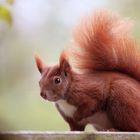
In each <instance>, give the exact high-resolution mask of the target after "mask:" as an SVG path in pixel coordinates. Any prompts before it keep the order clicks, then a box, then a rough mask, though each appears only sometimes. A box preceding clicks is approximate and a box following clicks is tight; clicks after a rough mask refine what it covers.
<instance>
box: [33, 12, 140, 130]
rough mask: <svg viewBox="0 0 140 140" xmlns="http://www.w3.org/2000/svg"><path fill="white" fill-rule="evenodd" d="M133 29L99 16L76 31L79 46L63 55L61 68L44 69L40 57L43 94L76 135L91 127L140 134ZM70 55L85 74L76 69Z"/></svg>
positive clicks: (139, 73) (139, 77)
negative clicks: (87, 126)
mask: <svg viewBox="0 0 140 140" xmlns="http://www.w3.org/2000/svg"><path fill="white" fill-rule="evenodd" d="M129 25H131V24H129V22H128V20H121V19H120V18H119V16H117V15H114V14H112V13H110V12H109V11H104V10H103V11H97V12H95V13H94V14H92V15H91V16H89V17H87V18H85V19H84V20H83V21H82V22H81V23H80V24H79V25H78V26H77V27H76V28H75V30H74V41H75V43H76V45H75V46H74V47H73V50H72V49H71V50H72V51H71V52H70V53H69V50H67V49H66V50H64V51H63V52H62V53H61V56H60V60H59V65H58V64H56V65H54V66H46V67H45V69H44V66H45V64H44V63H43V62H42V60H41V59H40V58H39V57H38V56H37V57H35V60H36V64H37V67H38V70H39V71H40V72H41V73H42V78H41V80H40V82H39V84H40V89H41V93H40V94H41V96H42V97H43V98H44V99H46V100H49V101H52V102H55V103H56V107H57V109H58V111H59V112H60V114H61V115H62V116H63V118H64V120H65V121H66V122H67V123H68V124H69V126H70V129H71V130H72V131H73V130H79V131H83V130H84V128H85V126H86V125H87V124H88V123H91V124H96V125H100V129H98V128H97V129H98V130H116V129H117V130H119V131H140V50H139V49H138V47H137V45H136V43H135V41H134V40H133V38H132V37H131V34H130V32H129V27H130V26H129ZM71 55H72V56H73V58H74V60H77V64H76V66H77V68H78V69H79V70H80V71H83V72H82V73H79V72H76V71H75V70H74V69H72V68H71V65H70V64H69V61H68V58H69V56H71ZM68 108H69V109H68ZM112 128H113V129H112Z"/></svg>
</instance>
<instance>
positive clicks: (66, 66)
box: [60, 51, 71, 76]
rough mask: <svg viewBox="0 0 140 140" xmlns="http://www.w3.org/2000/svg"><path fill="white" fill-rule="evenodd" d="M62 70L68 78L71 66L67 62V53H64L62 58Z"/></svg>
mask: <svg viewBox="0 0 140 140" xmlns="http://www.w3.org/2000/svg"><path fill="white" fill-rule="evenodd" d="M60 70H61V72H63V73H64V75H65V76H67V75H68V74H69V73H70V71H71V66H70V64H69V62H68V60H67V57H66V53H65V52H64V51H63V52H62V54H61V56H60Z"/></svg>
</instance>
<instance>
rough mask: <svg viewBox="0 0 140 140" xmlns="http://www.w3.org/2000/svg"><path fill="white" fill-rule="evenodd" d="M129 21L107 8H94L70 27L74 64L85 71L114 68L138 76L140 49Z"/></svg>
mask: <svg viewBox="0 0 140 140" xmlns="http://www.w3.org/2000/svg"><path fill="white" fill-rule="evenodd" d="M130 26H131V22H129V21H128V20H127V19H124V20H122V19H120V17H119V16H118V15H115V14H113V13H111V12H109V11H106V10H101V11H95V12H94V13H93V14H92V15H91V16H89V17H86V18H84V19H83V20H82V21H81V23H80V24H79V25H78V26H77V27H76V28H75V30H74V42H75V43H76V45H75V46H74V48H73V49H74V51H72V53H73V54H74V59H76V60H77V63H76V66H77V68H79V69H83V70H86V71H88V72H94V71H114V72H115V71H116V72H121V73H125V74H128V75H129V76H131V77H133V78H134V79H137V80H140V50H139V49H138V47H137V45H136V43H135V41H134V40H133V38H132V37H131V33H130V31H129V29H130Z"/></svg>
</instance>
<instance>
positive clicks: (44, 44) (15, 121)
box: [0, 0, 140, 131]
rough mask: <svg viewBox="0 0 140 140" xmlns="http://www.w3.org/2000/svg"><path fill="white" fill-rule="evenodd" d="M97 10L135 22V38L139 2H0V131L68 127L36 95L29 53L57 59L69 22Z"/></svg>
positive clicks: (49, 60)
mask: <svg viewBox="0 0 140 140" xmlns="http://www.w3.org/2000/svg"><path fill="white" fill-rule="evenodd" d="M97 8H98V9H99V8H107V9H111V10H113V11H116V12H117V13H119V14H120V15H121V16H124V17H129V18H131V19H133V20H135V21H136V22H135V28H134V36H135V38H136V39H137V41H139V38H140V26H139V25H140V1H139V0H123V1H122V0H116V1H114V0H59V1H58V0H0V131H3V130H56V131H57V130H58V131H62V130H69V128H68V125H67V124H66V123H65V122H64V121H63V119H62V117H61V116H60V115H59V113H58V112H57V110H56V108H55V106H54V105H53V104H52V103H49V102H47V101H44V100H43V99H42V98H41V97H40V95H39V92H40V91H39V86H38V81H39V79H40V74H39V72H38V71H37V69H36V66H35V63H34V58H33V55H34V53H35V52H38V53H39V54H40V55H41V56H42V57H43V59H44V60H45V62H46V63H57V61H58V57H59V54H60V52H61V50H62V48H63V47H64V46H67V45H68V44H69V42H70V40H71V37H70V36H71V35H70V34H71V29H72V27H73V25H74V24H76V23H77V22H78V20H79V18H80V17H81V16H83V15H85V14H86V13H87V12H89V11H92V10H94V9H97ZM87 130H92V129H91V128H90V129H87Z"/></svg>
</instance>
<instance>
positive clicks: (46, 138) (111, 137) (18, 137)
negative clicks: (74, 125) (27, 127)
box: [0, 131, 140, 140]
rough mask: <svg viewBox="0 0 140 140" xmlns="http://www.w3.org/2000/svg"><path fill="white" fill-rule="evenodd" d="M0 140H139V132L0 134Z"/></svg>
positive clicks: (29, 132) (33, 132)
mask: <svg viewBox="0 0 140 140" xmlns="http://www.w3.org/2000/svg"><path fill="white" fill-rule="evenodd" d="M0 140H140V133H139V132H93V133H92V132H40V131H10V132H0Z"/></svg>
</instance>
